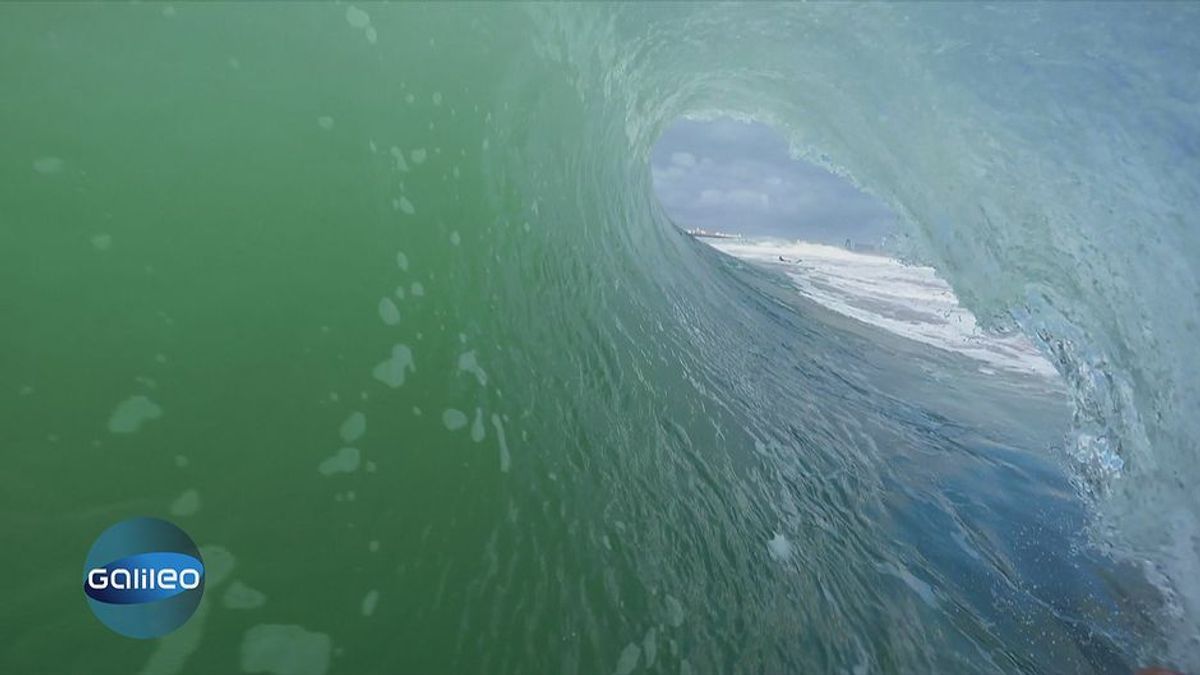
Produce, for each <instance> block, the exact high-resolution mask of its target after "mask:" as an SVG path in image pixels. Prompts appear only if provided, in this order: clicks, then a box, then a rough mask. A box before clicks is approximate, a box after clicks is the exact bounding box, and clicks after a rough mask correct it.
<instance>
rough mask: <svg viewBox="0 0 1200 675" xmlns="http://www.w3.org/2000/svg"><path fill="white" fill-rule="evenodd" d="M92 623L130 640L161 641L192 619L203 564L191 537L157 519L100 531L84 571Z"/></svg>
mask: <svg viewBox="0 0 1200 675" xmlns="http://www.w3.org/2000/svg"><path fill="white" fill-rule="evenodd" d="M83 592H84V594H85V595H86V596H87V599H88V605H89V606H90V607H91V609H92V612H93V613H94V614H95V615H96V618H98V619H100V621H101V622H103V623H104V624H105V625H106V626H108V627H109V628H111V629H112V630H114V631H116V632H118V633H121V634H122V635H127V636H129V637H134V638H142V639H146V638H155V637H161V636H163V635H166V634H167V633H170V632H171V631H173V630H175V629H177V628H179V627H180V626H182V625H183V624H184V623H186V622H187V620H188V619H189V618H191V616H192V614H193V613H194V612H195V611H196V607H198V606H199V604H200V598H201V597H202V595H203V593H204V562H203V560H202V559H201V557H200V551H199V550H198V549H197V548H196V544H195V543H194V542H193V541H192V539H191V537H189V536H188V535H187V533H185V532H184V531H183V530H181V529H179V528H178V527H176V526H175V525H173V524H172V523H169V522H167V521H165V520H162V519H159V518H131V519H129V520H125V521H122V522H120V523H117V524H116V525H113V526H112V527H110V528H108V529H107V530H105V531H104V532H103V533H102V534H101V535H100V536H99V537H98V538H97V539H96V542H95V543H94V544H92V548H91V550H90V551H89V552H88V557H87V562H86V563H85V565H84V569H83Z"/></svg>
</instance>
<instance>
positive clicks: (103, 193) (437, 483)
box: [0, 3, 1165, 675]
mask: <svg viewBox="0 0 1200 675" xmlns="http://www.w3.org/2000/svg"><path fill="white" fill-rule="evenodd" d="M361 7H362V8H363V9H365V10H366V14H365V15H361V16H360V15H359V14H357V13H356V12H358V10H357V9H356V8H351V6H349V5H344V4H340V5H333V4H330V5H325V4H286V5H285V4H283V3H250V4H241V5H233V4H224V3H211V4H201V3H194V4H193V3H179V4H175V5H171V6H168V5H162V4H150V3H147V4H110V5H93V4H74V3H55V4H39V5H35V4H8V5H4V6H2V7H0V82H2V89H0V91H2V95H0V132H2V133H0V158H2V161H0V308H2V312H3V322H4V329H3V330H2V331H0V354H2V355H3V356H2V357H0V358H2V368H0V385H2V388H0V462H2V464H0V465H2V466H3V470H2V473H0V542H2V544H3V548H4V550H5V554H4V557H3V562H2V563H0V570H2V571H3V572H4V575H3V577H2V579H3V580H2V581H0V597H2V598H3V602H2V603H0V636H2V638H0V671H2V672H5V673H14V674H25V673H29V674H38V673H64V674H65V673H146V674H147V675H151V674H153V675H163V674H167V673H219V672H269V673H276V674H277V675H289V674H290V675H320V674H323V673H326V672H329V673H484V672H487V673H559V672H561V673H609V672H614V671H615V672H620V673H629V672H634V671H636V672H670V673H677V672H678V673H688V672H695V673H731V672H746V673H781V672H797V673H799V672H854V673H863V672H955V673H964V672H1014V671H1024V672H1080V673H1083V672H1127V671H1128V670H1129V668H1130V667H1131V666H1132V665H1136V664H1139V663H1141V662H1143V661H1144V657H1145V655H1146V653H1150V654H1157V653H1161V652H1160V651H1159V650H1160V648H1162V646H1163V645H1164V644H1165V638H1163V637H1162V636H1161V635H1160V634H1159V633H1158V629H1157V628H1156V627H1154V618H1153V617H1154V616H1155V614H1156V612H1158V611H1159V608H1160V604H1161V598H1160V597H1159V596H1158V594H1157V592H1155V591H1153V590H1152V589H1151V588H1150V587H1149V585H1148V584H1146V583H1145V581H1143V580H1142V579H1141V576H1140V574H1139V573H1138V572H1137V571H1136V570H1134V569H1133V568H1131V567H1129V566H1127V565H1124V564H1121V563H1117V562H1114V561H1113V560H1111V559H1109V558H1107V557H1105V556H1103V555H1101V554H1100V553H1098V552H1096V551H1095V550H1094V549H1092V548H1091V547H1090V544H1089V542H1088V541H1086V540H1085V538H1084V537H1083V535H1082V534H1081V532H1082V531H1083V530H1084V528H1085V526H1086V524H1087V523H1088V522H1089V520H1090V516H1089V515H1088V511H1087V510H1086V507H1085V506H1084V505H1083V503H1082V502H1081V501H1080V500H1079V499H1078V498H1077V497H1076V495H1075V492H1074V490H1073V489H1072V487H1071V482H1070V479H1069V477H1068V476H1067V475H1065V474H1064V472H1063V470H1062V469H1061V468H1060V465H1059V464H1058V463H1057V459H1056V458H1058V457H1059V455H1057V454H1055V449H1056V448H1058V447H1060V446H1061V444H1062V443H1063V438H1064V435H1065V434H1066V431H1067V428H1066V427H1067V423H1068V422H1069V420H1070V413H1069V410H1068V408H1067V407H1066V403H1065V402H1064V398H1063V394H1062V392H1061V391H1060V390H1059V389H1058V388H1057V386H1049V385H1045V384H1044V383H1038V382H1033V381H1026V380H1023V379H1021V378H1012V379H1000V380H995V381H982V380H981V379H980V378H978V377H977V376H976V371H975V368H974V367H973V366H971V365H969V364H965V363H963V362H962V360H961V359H958V358H957V357H950V356H948V355H946V354H942V353H937V352H935V351H934V350H929V349H925V348H921V347H917V346H914V345H911V344H908V343H904V342H903V341H900V340H897V339H893V338H887V337H886V336H883V335H881V334H877V333H875V332H873V331H871V330H867V329H865V328H863V327H861V326H857V325H854V324H853V322H848V321H845V320H841V319H837V318H836V317H833V316H832V315H829V314H827V313H825V312H823V311H822V310H819V309H818V308H815V307H810V306H807V305H804V304H803V303H800V302H799V301H798V300H797V299H795V297H794V293H792V292H791V291H790V290H788V289H787V288H785V284H783V283H782V282H781V281H780V280H778V279H775V278H773V277H770V276H769V275H766V274H764V273H761V272H756V271H753V270H750V269H746V268H744V267H742V266H739V265H734V264H733V263H730V262H728V261H726V260H724V259H723V258H721V257H720V256H718V255H716V254H715V253H712V252H710V251H705V250H703V249H701V248H700V247H698V246H697V245H696V244H695V243H694V242H692V241H690V240H688V239H686V238H683V237H680V236H679V235H678V233H677V232H675V230H674V229H673V228H671V227H670V226H669V224H668V223H667V222H666V221H665V219H664V218H663V217H662V216H661V213H660V211H659V209H658V207H657V205H656V203H655V202H654V200H653V197H652V196H651V194H650V190H649V177H648V172H647V168H646V159H647V157H648V154H649V148H650V146H651V143H652V142H653V140H654V138H655V136H656V134H657V133H658V131H659V130H661V129H662V128H663V127H664V126H665V125H666V124H668V123H669V122H670V121H671V120H672V119H673V118H674V116H675V115H677V114H681V113H684V112H688V111H689V110H705V109H709V108H713V107H715V106H717V105H719V104H720V102H722V101H727V102H728V104H729V105H730V106H731V107H733V108H737V109H740V110H741V111H742V112H745V113H747V114H759V115H760V116H762V117H765V118H773V119H775V120H779V119H782V118H783V117H786V115H787V114H790V113H794V112H796V111H797V110H800V109H802V106H800V105H799V104H798V103H796V102H794V101H793V102H788V101H786V100H785V97H784V96H783V95H782V94H779V93H778V92H777V91H776V89H773V88H772V83H774V84H775V85H779V83H780V81H781V80H780V78H781V76H780V75H779V72H780V70H779V69H782V68H785V67H787V66H788V64H790V63H795V61H794V60H792V59H790V58H789V59H788V60H780V61H779V62H778V63H776V62H773V61H770V60H766V61H764V62H763V63H765V64H768V65H764V66H763V67H762V68H761V69H758V70H753V69H749V68H748V67H746V66H743V68H744V70H743V71H741V72H740V73H735V72H733V71H732V70H723V68H724V66H723V65H722V64H723V63H725V62H724V61H722V60H721V58H720V55H719V54H716V53H712V54H710V50H711V48H712V45H713V44H720V43H714V42H713V41H712V37H713V35H714V33H713V31H714V30H716V29H715V28H714V27H715V26H721V25H724V24H722V21H724V18H723V17H724V16H725V13H726V10H720V11H716V10H712V11H711V12H710V9H711V8H708V9H706V8H696V7H682V6H675V5H665V4H664V5H653V6H648V7H644V8H638V9H634V8H632V7H624V8H612V7H604V6H600V5H590V6H572V7H558V8H553V7H547V6H517V5H507V4H480V5H456V6H450V5H408V4H395V5H387V6H376V5H365V4H364V5H361ZM756 11H757V10H756ZM878 11H879V12H881V13H882V14H881V15H880V16H879V17H878V18H877V19H876V20H867V19H864V18H861V16H860V15H858V14H856V13H854V12H853V11H850V10H848V9H846V8H844V7H843V8H839V7H838V6H828V5H827V6H820V7H817V8H815V9H813V10H812V11H811V13H808V14H796V13H794V12H793V10H791V9H788V10H786V11H785V10H784V9H783V8H771V10H770V11H761V12H759V13H755V12H751V11H746V12H744V13H741V12H742V10H738V12H734V11H733V10H732V9H728V13H730V14H733V15H737V16H742V17H743V18H744V21H743V22H742V23H739V24H738V25H737V26H736V27H735V28H731V29H729V31H730V32H728V33H726V35H727V36H728V37H729V40H732V41H733V42H735V43H737V44H742V45H743V46H745V47H746V48H747V49H751V50H752V54H753V55H755V56H757V57H762V56H766V55H767V52H768V51H769V48H768V46H766V45H763V44H757V43H755V42H754V37H753V36H755V35H758V34H760V33H762V34H767V35H770V36H772V37H773V38H774V39H777V40H778V39H781V36H787V35H791V36H794V39H795V40H797V41H803V40H811V41H812V43H813V44H815V45H818V47H820V48H819V49H818V48H817V47H814V50H815V51H814V58H815V59H817V60H816V61H813V62H810V65H811V66H812V67H814V68H820V67H828V68H833V67H834V66H835V65H836V61H837V59H836V58H835V54H836V53H837V52H836V49H835V47H831V46H830V45H836V44H837V43H838V42H837V40H838V35H843V34H856V31H859V30H862V31H863V33H862V36H861V39H862V40H863V41H864V42H870V36H871V35H873V34H875V32H876V31H878V30H880V27H881V26H886V25H892V24H895V25H903V22H902V21H901V20H900V18H901V17H900V14H901V12H900V11H899V10H892V9H882V8H881V9H879V10H878ZM675 13H678V15H679V16H678V17H676V16H675ZM822 21H833V22H836V23H837V24H838V25H839V26H840V27H841V28H840V29H839V31H840V32H835V33H830V34H825V33H823V32H822V30H821V28H820V27H821V25H822V23H821V22H822ZM693 29H694V30H695V32H694V33H692V32H689V31H692V30H693ZM705 30H707V31H708V33H704V31H705ZM722 30H724V29H722ZM664 34H667V35H666V37H664ZM689 36H691V37H689ZM755 44H757V46H755ZM788 44H791V43H790V42H789V43H788ZM898 44H903V41H902V40H900V41H899V42H898ZM720 49H724V47H721V48H720ZM821 49H829V50H833V51H824V52H822V51H821ZM900 52H901V53H907V52H905V51H904V50H903V49H900ZM846 54H848V55H846V56H844V57H839V58H844V59H845V61H847V62H849V63H851V64H852V65H853V62H854V59H855V58H856V57H854V56H853V55H852V53H851V52H847V53H846ZM863 58H866V57H863ZM871 58H875V57H871ZM880 58H881V59H882V57H880ZM683 71H687V72H691V73H693V75H692V76H689V77H690V78H691V79H688V80H686V82H684V81H682V80H679V79H678V73H680V72H683ZM656 72H663V73H668V74H670V75H669V76H667V77H663V78H656V77H655V73H656ZM735 76H736V77H735ZM831 79H833V80H836V78H831ZM681 82H682V84H680V83H681ZM676 84H680V88H679V89H672V87H673V86H675V85H676ZM846 86H847V87H849V88H851V89H853V91H854V92H859V93H861V92H862V91H865V90H867V88H866V87H865V86H864V87H862V88H861V89H860V88H859V87H858V86H857V85H850V84H847V85H846ZM897 86H899V85H897ZM847 91H850V89H848V90H847ZM827 93H828V92H827ZM829 96H834V94H832V93H829ZM863 100H873V99H872V98H871V97H869V96H867V97H864V98H863ZM772 111H774V112H772ZM846 114H847V115H854V114H857V113H854V112H849V113H846ZM822 119H824V118H822ZM819 129H821V130H820V131H816V132H814V133H813V135H812V136H811V137H810V138H811V139H812V140H814V141H817V142H819V141H821V140H831V141H832V142H835V143H836V141H837V139H839V138H841V135H840V134H841V130H840V127H839V126H838V123H830V124H829V125H828V126H825V127H819ZM898 142H899V143H900V144H901V146H905V147H906V146H907V145H908V144H910V143H914V144H915V143H916V141H915V140H913V139H906V140H904V141H898ZM935 154H936V153H935ZM398 156H399V157H400V158H402V159H398V158H397V157H398ZM926 159H928V157H927V156H922V160H926ZM915 164H916V165H917V166H921V165H922V162H921V161H918V162H916V163H915ZM902 173H903V172H899V171H898V169H897V167H895V166H891V165H889V164H887V162H884V164H883V165H881V166H880V167H876V168H874V169H866V168H864V172H863V175H864V176H865V177H867V178H883V177H890V178H892V179H894V180H896V181H897V182H898V184H900V185H904V184H905V183H906V180H907V179H906V178H904V177H903V176H900V177H897V176H898V175H899V174H902ZM930 201H932V199H931V200H930ZM925 203H926V202H925V201H924V200H923V199H917V200H914V201H913V202H912V204H911V207H912V209H913V211H909V212H906V213H907V214H908V215H911V214H912V213H913V212H915V211H919V210H920V208H921V206H922V205H923V204H925ZM951 269H952V270H953V269H954V267H953V266H951ZM967 288H968V290H970V288H971V287H970V284H967ZM968 297H972V298H976V299H978V298H979V297H980V294H979V293H974V294H970V293H969V294H968ZM931 374H932V375H931ZM364 420H365V429H364V428H362V426H363V425H362V422H363V421H364ZM343 448H354V449H355V450H354V451H344V450H343ZM135 515H153V516H159V517H164V518H169V519H171V520H172V521H173V522H175V523H177V524H179V525H180V526H181V527H183V528H184V529H185V530H187V532H189V533H190V535H191V536H192V537H193V539H195V540H196V541H197V543H198V544H200V545H201V548H202V552H203V554H204V556H205V563H206V565H207V567H208V586H207V588H206V594H205V600H204V603H203V605H202V606H201V608H200V610H199V611H198V613H197V614H196V615H195V616H194V617H193V618H192V620H191V621H190V622H189V623H188V624H187V625H186V626H185V627H184V628H183V629H182V630H180V631H179V632H177V633H174V634H172V635H170V636H168V637H166V638H162V639H159V640H154V641H145V642H141V641H134V640H129V639H126V638H123V637H120V636H118V635H116V634H113V633H110V632H108V631H107V630H106V629H105V628H104V627H103V626H102V625H101V624H100V623H99V622H98V621H96V620H95V619H94V617H93V616H92V615H91V613H90V612H89V611H88V610H87V607H86V604H85V601H84V598H83V596H82V594H81V593H80V588H79V575H80V571H81V566H82V565H83V561H84V556H85V554H86V552H87V550H88V548H89V546H90V545H91V543H92V541H93V539H94V538H95V537H96V536H97V535H98V534H99V533H100V532H101V531H103V530H104V529H105V528H106V527H108V526H109V525H111V524H113V523H115V522H117V521H119V520H121V519H124V518H127V517H131V516H135ZM773 541H774V542H776V543H775V544H772V543H771V542H773ZM779 542H786V544H780V543H779Z"/></svg>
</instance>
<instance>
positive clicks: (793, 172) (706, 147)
mask: <svg viewBox="0 0 1200 675" xmlns="http://www.w3.org/2000/svg"><path fill="white" fill-rule="evenodd" d="M651 176H652V178H653V180H654V187H655V192H656V193H657V194H658V197H659V200H660V201H661V202H662V204H663V207H664V208H665V209H666V211H667V213H668V214H669V215H670V216H671V217H672V218H673V219H674V220H675V221H676V222H677V223H679V224H681V225H685V226H692V227H703V228H706V229H723V230H733V231H739V232H743V233H746V234H752V235H768V236H778V237H787V238H800V239H808V240H810V241H827V242H839V243H840V242H842V241H844V240H845V239H846V238H847V237H850V238H853V239H856V240H859V241H867V240H877V239H878V238H879V237H881V236H882V235H883V234H884V233H886V232H888V231H891V230H893V229H894V227H895V216H894V215H893V214H892V213H891V211H890V210H889V209H888V208H887V207H886V206H885V205H884V204H882V203H881V202H879V200H877V199H874V198H873V197H870V196H869V195H866V194H863V193H862V192H861V191H859V190H858V189H857V188H855V187H854V186H853V185H851V184H850V183H849V182H847V181H846V180H844V179H842V178H840V177H837V176H834V175H832V174H830V173H829V172H827V171H825V170H824V169H821V168H819V167H816V166H813V165H811V164H808V163H806V162H802V161H799V160H795V159H793V158H792V157H791V155H790V153H789V149H788V144H787V141H786V140H785V139H784V138H783V136H782V135H780V134H779V133H778V132H776V131H775V130H774V129H772V128H771V127H768V126H766V125H763V124H758V123H745V122H739V121H736V120H731V119H718V120H707V121H699V120H680V121H678V122H676V123H675V124H674V125H672V126H671V127H670V128H668V129H667V130H666V131H665V132H664V133H663V135H662V137H661V138H660V139H659V142H658V143H657V144H656V145H655V148H654V152H653V154H652V157H651Z"/></svg>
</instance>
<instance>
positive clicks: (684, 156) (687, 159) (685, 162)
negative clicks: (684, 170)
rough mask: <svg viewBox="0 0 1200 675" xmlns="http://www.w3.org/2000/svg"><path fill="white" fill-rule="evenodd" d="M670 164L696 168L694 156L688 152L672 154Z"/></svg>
mask: <svg viewBox="0 0 1200 675" xmlns="http://www.w3.org/2000/svg"><path fill="white" fill-rule="evenodd" d="M671 163H672V164H674V165H676V166H683V167H693V166H696V156H695V155H693V154H692V153H690V152H672V153H671Z"/></svg>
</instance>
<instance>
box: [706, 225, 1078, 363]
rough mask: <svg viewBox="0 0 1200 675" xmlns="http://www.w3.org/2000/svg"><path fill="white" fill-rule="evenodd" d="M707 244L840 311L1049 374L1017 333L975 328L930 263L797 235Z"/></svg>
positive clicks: (965, 352) (950, 347)
mask: <svg viewBox="0 0 1200 675" xmlns="http://www.w3.org/2000/svg"><path fill="white" fill-rule="evenodd" d="M711 243H712V245H713V247H714V248H716V249H718V250H720V251H723V252H725V253H728V254H729V255H732V256H735V257H738V258H742V259H744V260H749V261H753V262H758V263H768V264H772V265H775V266H778V267H781V268H783V269H784V270H785V271H786V273H787V275H788V277H789V278H790V279H791V280H792V283H794V284H795V285H796V288H797V289H799V291H800V293H802V294H803V295H804V296H805V297H807V298H809V299H811V300H813V301H815V302H818V303H820V304H821V305H824V306H825V307H828V308H829V309H832V310H833V311H835V312H838V313H839V314H844V315H846V316H849V317H852V318H854V319H857V320H859V321H862V322H863V323H868V324H871V325H873V326H877V327H879V328H883V329H884V330H887V331H890V332H892V333H895V334H897V335H900V336H903V337H905V338H908V339H910V340H915V341H917V342H922V343H925V344H927V345H931V346H933V347H937V348H939V349H944V350H946V351H951V352H956V353H958V354H962V355H964V356H968V357H970V358H972V359H975V360H977V361H980V362H982V363H984V364H987V365H988V366H993V367H995V368H1002V369H1004V370H1008V371H1016V372H1024V373H1035V374H1038V375H1042V376H1048V377H1049V376H1053V375H1055V372H1056V371H1055V369H1054V366H1053V365H1051V364H1050V362H1049V361H1048V360H1046V358H1045V357H1043V356H1042V354H1041V353H1040V352H1039V351H1038V350H1037V348H1036V347H1034V346H1033V344H1032V343H1031V342H1030V341H1029V340H1028V338H1026V337H1025V336H1024V335H1021V334H1013V335H996V334H993V333H988V332H985V331H984V330H982V329H981V328H980V327H979V325H978V323H977V322H976V320H975V316H974V315H973V314H971V311H970V310H968V309H967V308H965V307H963V306H962V305H960V304H959V302H958V298H957V297H956V296H955V295H954V291H953V290H951V288H950V285H949V284H947V283H946V282H945V281H943V280H942V279H941V277H939V276H938V275H937V273H936V272H935V271H934V269H933V268H932V267H921V266H916V265H906V264H904V263H902V262H900V261H899V260H896V259H894V258H888V257H884V256H880V255H868V254H864V253H857V252H854V251H848V250H845V249H843V248H839V247H837V246H826V245H822V244H812V243H808V242H801V241H796V242H780V241H743V240H714V241H712V242H711ZM780 257H782V258H783V260H782V261H781V260H780ZM981 370H982V371H983V372H984V373H987V372H988V369H986V368H984V367H981Z"/></svg>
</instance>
